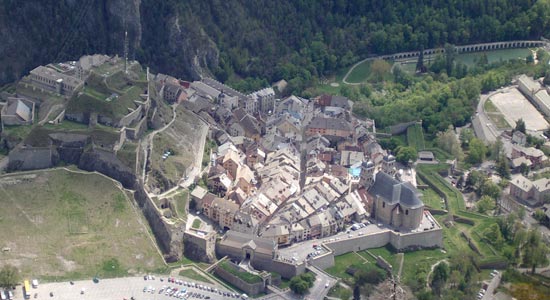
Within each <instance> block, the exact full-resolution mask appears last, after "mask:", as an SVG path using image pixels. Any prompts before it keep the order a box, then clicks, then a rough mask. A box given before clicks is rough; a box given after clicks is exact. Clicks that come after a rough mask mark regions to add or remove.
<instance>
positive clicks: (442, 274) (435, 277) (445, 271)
mask: <svg viewBox="0 0 550 300" xmlns="http://www.w3.org/2000/svg"><path fill="white" fill-rule="evenodd" d="M447 279H449V265H447V263H446V262H441V263H439V264H438V265H437V266H435V268H434V271H433V274H432V282H431V286H432V289H433V290H434V292H435V293H436V294H437V295H441V291H442V290H443V287H444V286H445V283H446V282H447Z"/></svg>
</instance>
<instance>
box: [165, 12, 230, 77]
mask: <svg viewBox="0 0 550 300" xmlns="http://www.w3.org/2000/svg"><path fill="white" fill-rule="evenodd" d="M179 23H180V18H179V16H177V15H176V16H175V17H173V18H172V19H171V20H170V24H171V25H170V34H169V37H170V38H169V41H170V51H171V52H175V53H177V52H180V51H181V53H180V54H179V55H180V56H181V57H182V59H183V65H182V66H186V67H185V68H186V69H187V73H188V74H189V76H190V77H191V78H193V79H200V78H201V77H203V76H211V74H210V71H209V66H217V65H218V57H219V50H218V48H217V47H216V44H215V43H214V42H213V41H212V39H210V37H209V36H208V35H207V34H206V33H205V32H204V30H203V29H202V28H201V27H198V26H190V25H191V24H184V25H186V26H185V27H182V24H179Z"/></svg>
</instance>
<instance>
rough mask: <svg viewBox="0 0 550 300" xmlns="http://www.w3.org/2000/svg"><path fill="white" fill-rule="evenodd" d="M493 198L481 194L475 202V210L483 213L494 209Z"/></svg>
mask: <svg viewBox="0 0 550 300" xmlns="http://www.w3.org/2000/svg"><path fill="white" fill-rule="evenodd" d="M495 207H496V205H495V199H493V198H491V197H489V196H482V197H481V198H480V199H479V200H478V201H477V203H476V208H477V211H478V212H479V213H480V214H485V213H486V212H488V211H491V210H493V209H495Z"/></svg>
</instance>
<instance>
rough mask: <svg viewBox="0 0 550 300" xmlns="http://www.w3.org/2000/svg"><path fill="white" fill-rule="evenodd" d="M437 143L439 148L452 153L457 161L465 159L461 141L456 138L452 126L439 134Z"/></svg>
mask: <svg viewBox="0 0 550 300" xmlns="http://www.w3.org/2000/svg"><path fill="white" fill-rule="evenodd" d="M436 141H437V146H438V147H439V148H441V149H443V150H445V151H447V152H449V153H451V154H452V155H453V156H454V157H456V159H458V160H462V159H463V158H464V153H463V152H462V148H461V147H460V141H459V140H458V138H457V137H456V134H455V131H454V129H453V126H452V125H450V126H449V127H447V130H445V131H444V132H438V133H437V139H436Z"/></svg>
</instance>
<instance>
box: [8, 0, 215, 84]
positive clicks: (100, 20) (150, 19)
mask: <svg viewBox="0 0 550 300" xmlns="http://www.w3.org/2000/svg"><path fill="white" fill-rule="evenodd" d="M142 2H143V3H142ZM167 2H170V1H167ZM162 6H166V11H164V12H163V11H161V12H159V13H158V14H157V11H158V7H162ZM143 9H145V10H146V11H145V15H144V14H143V13H142V10H143ZM152 10H153V11H152ZM189 22H190V20H188V19H187V18H184V17H183V16H180V15H179V13H178V12H177V11H176V10H174V6H173V4H166V3H161V2H159V1H154V0H109V1H108V0H97V1H94V0H82V1H77V0H62V1H56V0H28V1H17V0H6V1H2V2H1V3H0V41H2V42H0V54H2V55H0V84H2V83H6V82H11V81H14V80H17V79H19V78H20V77H21V76H24V75H26V74H27V73H28V71H30V70H31V69H33V68H34V67H36V66H38V65H43V64H48V63H50V62H59V61H67V60H76V59H78V58H79V57H80V56H82V55H84V54H93V53H106V54H111V55H114V54H118V55H121V56H122V55H123V54H124V31H125V30H126V31H128V42H129V57H130V59H140V60H142V61H143V62H144V63H147V64H149V65H151V66H152V67H153V68H154V69H156V71H162V72H164V73H169V74H174V75H179V76H182V77H191V78H198V77H199V76H200V74H202V73H203V72H205V70H207V68H208V66H209V65H217V63H218V62H217V59H218V50H217V48H216V45H215V44H214V43H213V42H212V40H210V39H209V38H208V37H207V36H206V34H204V31H202V29H200V28H194V27H196V26H190V25H191V24H190V23H189ZM144 26H146V27H147V29H146V30H145V32H143V27H144ZM142 37H145V38H146V39H147V40H145V41H144V40H142ZM159 38H160V39H161V40H159ZM160 49H162V51H159V50H160ZM158 52H162V54H160V55H157V54H156V53H158ZM171 58H174V59H171Z"/></svg>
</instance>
